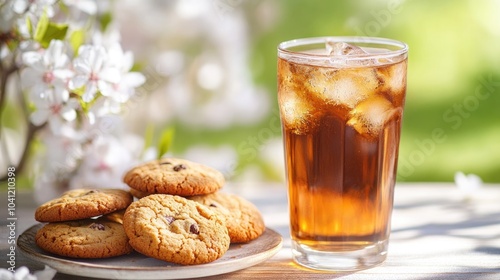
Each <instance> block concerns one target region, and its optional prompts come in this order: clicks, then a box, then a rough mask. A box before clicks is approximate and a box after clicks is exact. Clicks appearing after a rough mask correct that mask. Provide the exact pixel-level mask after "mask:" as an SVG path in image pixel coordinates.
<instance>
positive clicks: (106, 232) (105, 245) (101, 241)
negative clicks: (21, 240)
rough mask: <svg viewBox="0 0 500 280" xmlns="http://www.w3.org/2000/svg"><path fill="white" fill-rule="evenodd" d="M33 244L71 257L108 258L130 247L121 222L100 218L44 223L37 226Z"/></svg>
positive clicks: (129, 249) (123, 252)
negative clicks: (41, 225) (39, 226)
mask: <svg viewBox="0 0 500 280" xmlns="http://www.w3.org/2000/svg"><path fill="white" fill-rule="evenodd" d="M35 242H36V244H37V245H38V246H39V247H40V248H42V249H43V250H45V251H48V252H50V253H53V254H56V255H60V256H65V257H71V258H109V257H115V256H121V255H125V254H128V253H131V252H132V251H133V249H132V247H131V246H130V245H129V243H128V238H127V235H126V234H125V231H124V229H123V226H122V225H120V224H118V223H115V222H111V221H106V220H102V219H85V220H78V221H69V222H58V223H48V224H46V225H45V226H43V227H42V228H41V229H39V230H38V232H37V233H36V236H35Z"/></svg>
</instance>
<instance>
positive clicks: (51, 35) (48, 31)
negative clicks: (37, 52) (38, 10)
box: [33, 12, 68, 48]
mask: <svg viewBox="0 0 500 280" xmlns="http://www.w3.org/2000/svg"><path fill="white" fill-rule="evenodd" d="M67 32H68V25H67V24H61V23H54V22H50V21H49V18H48V17H47V13H45V12H44V13H43V14H42V16H41V17H40V20H39V21H38V24H37V26H36V30H35V34H34V36H33V39H35V41H37V42H39V43H40V45H42V47H44V48H47V47H48V46H49V44H50V41H52V40H63V39H64V38H65V37H66V33H67Z"/></svg>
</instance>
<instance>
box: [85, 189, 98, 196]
mask: <svg viewBox="0 0 500 280" xmlns="http://www.w3.org/2000/svg"><path fill="white" fill-rule="evenodd" d="M98 192H99V191H97V190H90V191H88V192H86V193H84V194H83V195H88V194H93V193H98Z"/></svg>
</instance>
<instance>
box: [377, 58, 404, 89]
mask: <svg viewBox="0 0 500 280" xmlns="http://www.w3.org/2000/svg"><path fill="white" fill-rule="evenodd" d="M406 67H407V61H406V60H405V61H402V62H399V63H396V64H392V65H388V66H385V67H380V68H379V69H378V70H377V75H378V77H379V78H380V80H381V81H382V83H383V84H384V86H385V87H387V90H388V91H389V92H390V93H391V94H392V95H395V96H398V95H402V94H404V91H405V88H406Z"/></svg>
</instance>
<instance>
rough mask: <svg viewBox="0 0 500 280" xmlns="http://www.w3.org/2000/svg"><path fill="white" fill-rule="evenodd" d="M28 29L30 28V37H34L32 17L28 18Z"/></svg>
mask: <svg viewBox="0 0 500 280" xmlns="http://www.w3.org/2000/svg"><path fill="white" fill-rule="evenodd" d="M26 28H28V33H29V34H30V36H32V35H33V23H32V22H31V18H30V17H26Z"/></svg>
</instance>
